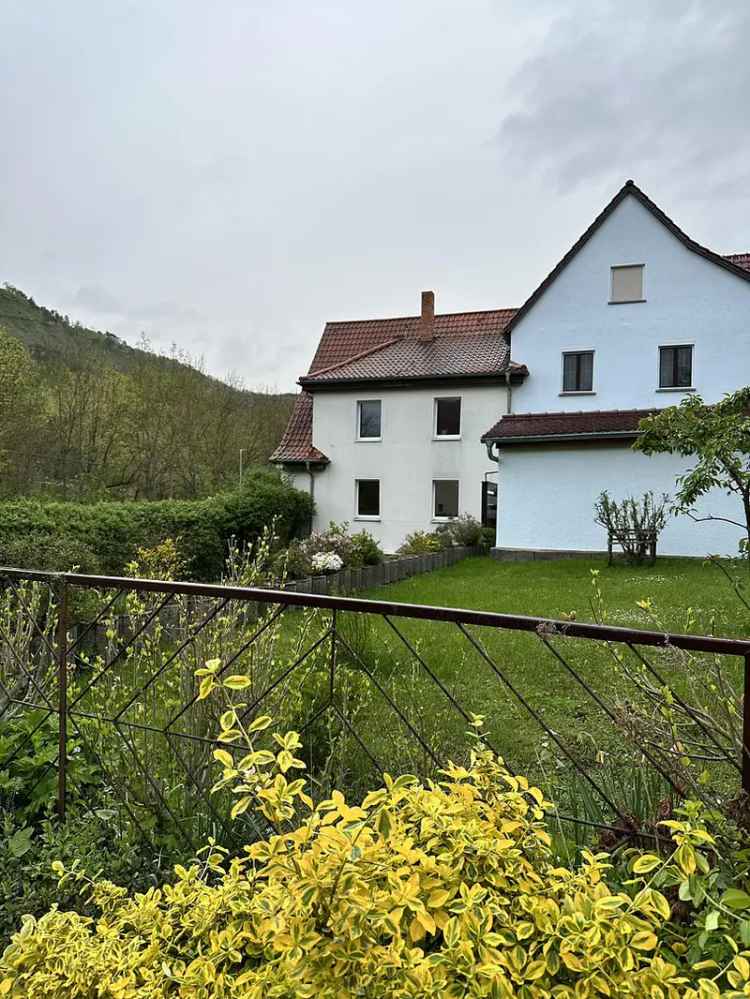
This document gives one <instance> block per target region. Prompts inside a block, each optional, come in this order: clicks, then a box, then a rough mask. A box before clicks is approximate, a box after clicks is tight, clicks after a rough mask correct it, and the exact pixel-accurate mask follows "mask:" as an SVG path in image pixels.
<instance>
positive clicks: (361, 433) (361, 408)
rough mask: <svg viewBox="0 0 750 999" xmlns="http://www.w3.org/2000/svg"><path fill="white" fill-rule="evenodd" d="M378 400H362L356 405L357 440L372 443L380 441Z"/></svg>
mask: <svg viewBox="0 0 750 999" xmlns="http://www.w3.org/2000/svg"><path fill="white" fill-rule="evenodd" d="M380 405H381V404H380V399H363V400H362V401H361V402H358V403H357V439H358V440H361V441H374V440H378V441H379V440H380V439H381V433H380Z"/></svg>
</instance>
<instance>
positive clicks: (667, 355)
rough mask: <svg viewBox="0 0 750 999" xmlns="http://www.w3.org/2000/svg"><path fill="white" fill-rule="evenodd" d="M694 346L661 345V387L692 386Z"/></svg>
mask: <svg viewBox="0 0 750 999" xmlns="http://www.w3.org/2000/svg"><path fill="white" fill-rule="evenodd" d="M692 385H693V348H692V347H691V346H687V345H686V346H679V347H659V388H691V387H692Z"/></svg>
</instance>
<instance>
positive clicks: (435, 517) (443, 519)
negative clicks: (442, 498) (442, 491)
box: [430, 476, 461, 524]
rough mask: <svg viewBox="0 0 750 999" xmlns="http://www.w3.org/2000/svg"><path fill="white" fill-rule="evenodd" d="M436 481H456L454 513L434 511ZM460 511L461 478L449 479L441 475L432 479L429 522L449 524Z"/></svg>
mask: <svg viewBox="0 0 750 999" xmlns="http://www.w3.org/2000/svg"><path fill="white" fill-rule="evenodd" d="M438 482H455V483H456V512H455V513H454V514H448V515H447V516H443V515H441V514H439V513H436V512H435V509H436V506H437V503H436V500H437V484H438ZM460 511H461V480H460V479H449V478H447V477H443V476H441V477H440V478H437V479H433V480H432V505H431V508H430V513H431V515H432V516H431V522H432V523H433V524H449V523H450V522H451V521H452V520H455V519H456V517H458V515H459V513H460Z"/></svg>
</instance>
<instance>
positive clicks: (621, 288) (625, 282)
mask: <svg viewBox="0 0 750 999" xmlns="http://www.w3.org/2000/svg"><path fill="white" fill-rule="evenodd" d="M644 267H645V264H624V265H622V266H619V267H613V268H612V269H611V270H612V279H611V282H610V295H609V301H610V304H611V305H616V304H620V303H623V302H644V301H645V298H644V296H643V270H644Z"/></svg>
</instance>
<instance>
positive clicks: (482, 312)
mask: <svg viewBox="0 0 750 999" xmlns="http://www.w3.org/2000/svg"><path fill="white" fill-rule="evenodd" d="M518 308H519V307H518V306H517V305H508V306H500V307H498V308H496V309H468V310H466V311H459V312H436V313H435V316H434V318H435V319H450V318H452V317H454V316H489V315H491V314H492V313H495V312H517V311H518ZM420 318H421V317H420V316H419V315H416V316H381V317H380V318H378V317H375V318H370V319H327V320H326V327H328V326H351V325H352V324H353V323H357V324H358V325H360V324H364V323H403V322H406V321H407V320H408V319H413V320H415V321H417V320H419V319H420Z"/></svg>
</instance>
